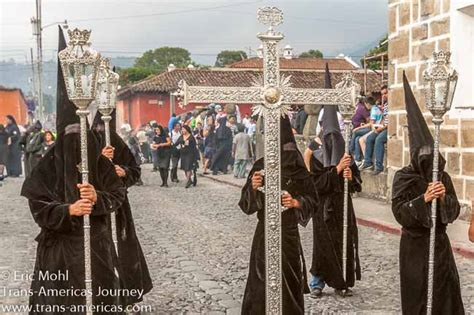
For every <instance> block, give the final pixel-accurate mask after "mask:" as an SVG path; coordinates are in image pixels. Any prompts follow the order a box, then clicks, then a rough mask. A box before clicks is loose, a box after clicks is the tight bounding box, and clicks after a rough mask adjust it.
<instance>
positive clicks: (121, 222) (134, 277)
mask: <svg viewBox="0 0 474 315" xmlns="http://www.w3.org/2000/svg"><path fill="white" fill-rule="evenodd" d="M93 132H94V133H95V135H96V137H97V138H98V139H99V143H100V146H101V147H102V148H104V147H105V146H106V144H105V126H104V123H103V121H102V114H101V113H100V112H97V114H96V115H95V119H94V124H93ZM110 144H111V146H112V147H113V148H114V150H113V158H112V163H113V164H114V165H115V168H117V167H119V168H120V169H121V170H122V171H123V173H122V172H120V171H119V173H118V174H122V176H120V175H119V176H120V178H121V179H122V182H123V184H124V185H125V186H126V187H127V189H128V188H129V187H132V186H133V185H135V184H136V183H137V182H138V181H139V180H140V176H141V169H140V166H139V165H138V164H137V162H136V159H135V157H134V156H133V154H132V152H131V151H130V149H129V148H128V146H127V144H126V143H125V142H124V141H123V140H122V138H121V137H120V136H119V135H118V134H117V132H116V112H115V111H114V112H113V113H112V120H111V121H110ZM116 171H117V170H116ZM118 174H117V175H118ZM112 215H115V216H116V225H117V241H118V265H119V269H118V271H119V278H120V284H121V287H122V288H125V289H127V290H133V289H138V290H144V291H143V294H146V293H148V292H150V290H151V289H152V287H153V285H152V281H151V278H150V273H149V272H148V266H147V263H146V260H145V256H144V255H143V251H142V248H141V246H140V242H139V240H138V237H137V234H136V231H135V224H134V221H133V215H132V210H131V207H130V202H129V200H128V196H125V201H124V202H123V203H122V205H121V207H120V208H119V209H117V210H116V211H115V213H114V214H112ZM122 298H123V299H124V304H126V305H131V304H134V303H137V302H140V301H141V300H142V298H140V299H138V297H133V296H132V297H127V296H122Z"/></svg>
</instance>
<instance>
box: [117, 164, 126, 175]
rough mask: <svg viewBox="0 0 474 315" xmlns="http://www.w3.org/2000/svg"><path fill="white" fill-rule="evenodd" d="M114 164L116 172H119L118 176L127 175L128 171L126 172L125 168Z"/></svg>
mask: <svg viewBox="0 0 474 315" xmlns="http://www.w3.org/2000/svg"><path fill="white" fill-rule="evenodd" d="M114 166H115V173H117V176H118V177H125V176H126V175H127V173H125V170H124V169H123V168H121V167H120V166H118V165H114Z"/></svg>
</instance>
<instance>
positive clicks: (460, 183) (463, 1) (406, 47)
mask: <svg viewBox="0 0 474 315" xmlns="http://www.w3.org/2000/svg"><path fill="white" fill-rule="evenodd" d="M388 10H389V12H388V19H389V23H388V24H389V48H388V54H389V56H388V57H389V60H390V63H389V101H390V102H389V104H390V114H389V115H390V122H389V140H388V166H389V170H388V173H389V174H388V181H389V183H390V182H391V180H392V179H393V175H394V173H395V171H396V170H398V169H400V168H401V167H403V166H404V165H407V164H409V163H410V156H409V146H408V135H407V128H406V125H407V119H406V111H405V98H404V92H403V81H402V80H403V71H405V73H406V75H407V77H408V80H409V81H410V84H411V85H412V88H413V91H414V93H415V97H416V99H417V101H418V104H419V106H420V107H421V109H422V111H423V113H424V115H425V119H426V120H427V122H428V124H429V125H430V126H433V124H432V123H431V117H432V116H431V114H430V113H429V111H427V110H426V108H425V93H426V84H425V83H424V81H423V71H424V70H425V69H426V68H427V67H428V65H429V63H430V62H431V61H432V60H433V55H432V54H433V52H434V51H438V50H441V49H442V50H450V51H451V52H452V57H451V61H452V65H453V67H454V68H455V69H456V70H457V71H458V73H459V81H458V86H457V90H456V94H455V98H454V101H453V106H452V109H451V111H450V112H449V113H448V114H447V115H446V117H445V123H444V124H443V125H442V131H441V152H442V154H443V156H444V157H445V159H446V161H447V166H446V167H447V171H448V172H449V174H450V175H451V176H452V178H453V182H454V186H455V188H456V192H457V195H458V198H459V200H460V202H461V203H462V205H463V210H462V214H461V217H464V218H467V217H468V215H469V213H470V211H471V208H470V200H471V199H474V0H451V1H450V0H390V1H389V8H388ZM400 152H402V154H400ZM388 186H389V187H390V186H391V185H390V184H389V185H388Z"/></svg>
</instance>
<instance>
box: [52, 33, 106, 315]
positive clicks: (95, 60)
mask: <svg viewBox="0 0 474 315" xmlns="http://www.w3.org/2000/svg"><path fill="white" fill-rule="evenodd" d="M68 34H69V43H68V46H67V47H66V48H65V49H64V50H62V51H60V52H59V53H58V55H59V61H60V63H61V68H62V71H63V75H64V81H65V84H66V90H67V94H68V97H69V99H70V100H71V102H73V103H74V105H75V106H76V107H77V111H76V113H77V115H78V116H79V119H80V126H81V134H80V137H81V174H82V183H83V184H86V183H88V182H89V176H88V175H89V167H88V161H87V115H88V114H89V109H88V108H89V105H90V103H91V102H92V101H93V100H94V99H95V96H96V89H97V77H98V70H99V64H100V59H101V57H100V54H99V53H98V52H96V51H95V50H93V49H92V48H91V47H90V43H89V37H90V34H91V31H89V30H79V29H77V28H76V29H74V30H68ZM84 264H85V268H84V269H85V286H86V290H87V292H92V266H91V244H90V219H89V215H85V216H84ZM86 307H87V311H86V313H87V314H92V294H87V295H86Z"/></svg>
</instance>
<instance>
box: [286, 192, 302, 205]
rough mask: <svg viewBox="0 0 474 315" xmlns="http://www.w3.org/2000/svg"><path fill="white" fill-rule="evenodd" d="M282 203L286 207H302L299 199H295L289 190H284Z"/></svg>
mask: <svg viewBox="0 0 474 315" xmlns="http://www.w3.org/2000/svg"><path fill="white" fill-rule="evenodd" d="M281 204H282V205H283V207H285V208H288V209H290V208H301V204H300V202H299V201H298V200H296V199H293V197H292V196H291V195H290V193H289V192H284V193H283V194H282V195H281Z"/></svg>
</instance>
